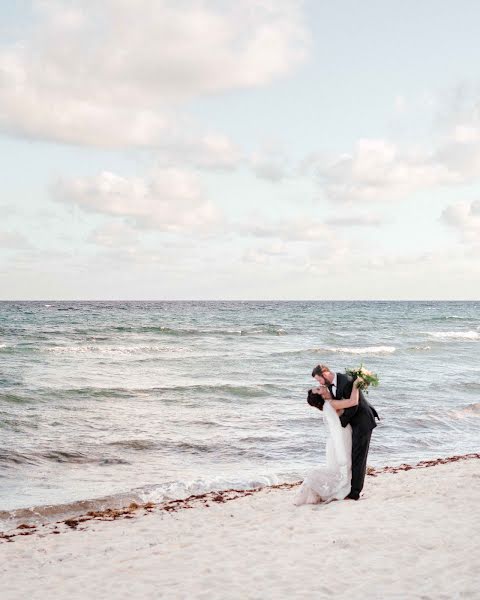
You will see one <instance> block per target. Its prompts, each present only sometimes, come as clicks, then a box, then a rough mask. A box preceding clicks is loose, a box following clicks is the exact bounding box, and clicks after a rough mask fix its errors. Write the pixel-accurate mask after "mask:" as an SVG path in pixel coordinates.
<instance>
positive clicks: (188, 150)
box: [155, 123, 244, 171]
mask: <svg viewBox="0 0 480 600" xmlns="http://www.w3.org/2000/svg"><path fill="white" fill-rule="evenodd" d="M196 129H197V128H196V127H195V125H194V124H189V125H187V124H186V123H185V125H184V127H183V129H182V131H179V130H178V127H177V133H176V134H174V135H173V134H172V135H169V136H168V137H166V139H165V140H164V141H163V142H162V143H160V144H159V145H158V147H157V148H156V149H155V151H156V159H157V162H158V164H159V165H161V166H176V165H179V164H182V165H190V166H192V167H196V168H200V169H218V170H225V171H228V170H233V169H236V168H237V167H238V166H239V165H240V164H241V163H242V162H243V161H244V157H243V153H242V151H241V150H240V148H238V147H237V146H236V145H235V144H233V142H232V141H231V140H230V139H229V138H228V137H227V136H225V135H222V134H218V133H204V132H200V131H198V132H197V131H195V130H196ZM192 130H193V132H192ZM187 131H188V132H189V133H185V132H187Z"/></svg>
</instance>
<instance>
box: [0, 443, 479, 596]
mask: <svg viewBox="0 0 480 600" xmlns="http://www.w3.org/2000/svg"><path fill="white" fill-rule="evenodd" d="M478 458H479V455H478V454H474V455H470V456H465V455H464V456H451V457H448V458H442V459H437V460H430V461H421V462H420V463H417V465H400V466H398V467H385V468H383V469H379V470H378V471H377V470H375V471H374V470H371V473H370V477H369V478H368V480H367V482H366V486H365V493H364V496H362V498H361V499H360V501H359V502H349V501H345V502H343V501H337V502H330V503H326V504H316V505H304V506H300V507H297V506H295V504H294V500H295V497H296V494H297V489H298V488H297V485H296V484H287V485H286V486H285V485H283V484H280V485H277V486H271V487H270V488H268V489H266V488H263V489H260V490H258V491H251V490H248V491H246V490H240V491H230V492H228V491H225V492H223V494H222V495H221V498H222V499H221V500H220V498H219V497H215V495H214V494H211V493H209V494H205V495H204V496H203V497H202V496H195V497H193V498H190V499H185V501H180V502H176V503H172V502H169V503H164V504H163V505H159V506H147V505H144V506H142V507H135V508H133V507H132V508H128V507H127V509H125V511H124V512H122V511H116V512H114V511H110V512H108V511H105V512H103V513H101V514H99V515H97V516H94V515H90V517H88V515H85V516H86V517H87V520H85V521H82V520H81V519H79V518H77V519H76V520H72V521H70V522H69V520H66V521H63V522H58V523H53V524H51V525H49V526H45V527H42V528H38V529H37V530H36V531H32V529H31V528H29V527H28V526H27V527H26V528H23V529H18V530H17V531H16V533H17V534H18V535H16V536H15V537H14V538H12V539H10V542H9V543H3V544H0V578H1V581H2V600H25V598H29V600H50V599H51V598H55V600H85V598H95V600H111V598H115V599H116V600H131V599H132V598H141V599H142V600H158V599H159V598H164V599H170V598H175V599H176V598H178V599H185V600H186V599H188V600H190V599H192V600H278V599H283V598H295V600H297V599H298V600H327V599H328V600H330V599H331V598H335V599H336V600H347V598H352V597H358V598H368V599H369V600H390V599H391V600H399V599H403V598H408V599H409V600H411V599H412V600H450V599H451V598H471V599H474V598H478V590H480V513H479V511H478V510H477V505H478V496H479V495H480V462H479V460H478ZM429 467H435V468H429ZM390 475H394V476H393V477H392V476H390ZM287 486H288V487H287ZM288 488H289V489H288ZM219 496H220V495H219ZM187 500H188V502H186V501H187ZM233 500H235V501H233ZM52 534H57V535H52ZM60 534H62V535H60ZM3 541H4V542H8V540H5V539H4V540H3Z"/></svg>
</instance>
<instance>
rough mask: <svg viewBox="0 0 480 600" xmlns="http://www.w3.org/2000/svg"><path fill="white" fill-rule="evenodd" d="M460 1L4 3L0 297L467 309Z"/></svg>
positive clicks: (470, 260)
mask: <svg viewBox="0 0 480 600" xmlns="http://www.w3.org/2000/svg"><path fill="white" fill-rule="evenodd" d="M479 22H480V4H479V3H478V2H476V1H475V0H457V1H456V2H455V3H454V2H453V1H448V0H442V1H438V0H423V1H422V2H421V3H419V2H417V1H413V0H401V1H400V0H397V1H395V0H392V1H388V2H387V1H385V0H365V1H364V2H358V0H337V1H336V2H320V1H317V0H305V1H304V2H302V1H299V0H235V2H231V1H226V0H180V1H179V0H175V1H174V0H136V1H135V2H131V1H129V0H102V1H101V2H98V1H94V0H78V1H77V0H70V1H66V0H65V1H61V0H32V1H27V0H23V1H22V0H21V1H18V2H16V3H14V4H13V6H12V4H11V3H8V6H7V3H2V4H1V5H0V154H1V157H2V160H1V166H0V300H42V299H49V300H55V299H57V300H62V299H64V300H74V299H78V300H95V299H98V300H102V299H105V300H115V299H119V300H216V299H223V300H270V299H276V300H423V299H425V300H426V299H434V300H478V299H479V298H480V260H479V259H480V70H479V65H480V44H478V23H479Z"/></svg>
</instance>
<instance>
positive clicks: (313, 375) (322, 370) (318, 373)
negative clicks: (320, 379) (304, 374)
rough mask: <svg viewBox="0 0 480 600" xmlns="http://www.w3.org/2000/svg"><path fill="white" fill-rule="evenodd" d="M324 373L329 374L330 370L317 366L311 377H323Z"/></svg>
mask: <svg viewBox="0 0 480 600" xmlns="http://www.w3.org/2000/svg"><path fill="white" fill-rule="evenodd" d="M324 371H328V372H329V373H330V369H329V368H328V367H327V365H317V366H316V367H315V368H314V369H313V371H312V377H315V375H321V376H323V372H324Z"/></svg>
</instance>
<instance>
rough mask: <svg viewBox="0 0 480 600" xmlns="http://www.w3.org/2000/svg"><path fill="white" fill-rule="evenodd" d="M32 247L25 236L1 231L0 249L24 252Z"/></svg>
mask: <svg viewBox="0 0 480 600" xmlns="http://www.w3.org/2000/svg"><path fill="white" fill-rule="evenodd" d="M30 247H31V245H30V242H29V241H28V240H27V238H26V237H25V236H24V235H22V234H20V233H17V232H13V231H0V248H3V249H6V250H24V249H28V248H30Z"/></svg>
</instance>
